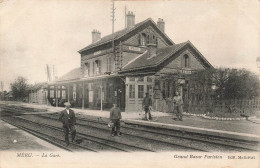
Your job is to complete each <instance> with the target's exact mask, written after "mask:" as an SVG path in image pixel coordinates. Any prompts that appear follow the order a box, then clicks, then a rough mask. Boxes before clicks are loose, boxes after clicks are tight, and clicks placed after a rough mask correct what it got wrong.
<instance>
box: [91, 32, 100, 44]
mask: <svg viewBox="0 0 260 168" xmlns="http://www.w3.org/2000/svg"><path fill="white" fill-rule="evenodd" d="M100 39H101V33H100V32H99V31H98V30H97V29H94V30H93V31H92V43H95V42H97V41H98V40H100Z"/></svg>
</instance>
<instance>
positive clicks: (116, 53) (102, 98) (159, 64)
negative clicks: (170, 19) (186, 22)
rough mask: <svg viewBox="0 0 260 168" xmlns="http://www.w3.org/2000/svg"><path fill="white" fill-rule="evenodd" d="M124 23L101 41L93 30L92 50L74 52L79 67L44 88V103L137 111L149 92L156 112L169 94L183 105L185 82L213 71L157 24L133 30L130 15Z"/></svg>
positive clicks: (189, 46)
mask: <svg viewBox="0 0 260 168" xmlns="http://www.w3.org/2000/svg"><path fill="white" fill-rule="evenodd" d="M126 18H127V19H126V21H127V24H126V25H127V26H126V28H125V29H123V30H120V31H117V32H115V33H113V34H110V35H107V36H105V37H103V38H101V33H100V32H99V31H98V30H93V32H92V44H90V45H88V46H86V47H85V48H83V49H81V50H79V51H78V52H79V54H80V56H81V65H80V67H79V68H76V69H73V70H71V71H70V72H69V73H67V74H65V75H64V76H62V77H61V78H59V79H57V80H55V81H53V82H51V83H49V84H48V99H49V102H50V103H52V104H53V105H54V106H55V105H56V106H58V105H61V104H62V102H64V101H69V102H71V104H73V105H74V107H79V108H83V109H85V108H86V109H87V108H88V109H109V108H111V107H112V104H113V103H118V105H119V106H120V108H121V110H122V111H137V110H139V109H140V108H141V105H142V100H143V98H144V96H145V93H146V92H149V94H150V96H151V98H152V100H153V106H154V109H156V110H158V111H162V109H160V108H161V104H160V103H161V100H165V99H166V98H170V97H173V96H174V94H175V91H177V90H178V91H179V92H180V93H181V95H183V97H184V99H185V97H187V96H188V95H190V94H192V89H190V90H188V89H185V88H190V86H191V84H192V81H189V79H188V78H186V76H188V75H189V74H192V73H193V72H194V71H197V70H202V69H207V68H213V67H212V65H211V64H210V63H209V62H208V61H207V60H206V58H205V57H204V56H203V55H202V54H201V53H200V52H199V51H198V50H197V49H196V48H195V46H194V45H193V44H192V43H191V42H190V41H187V42H183V43H179V44H176V43H174V42H173V41H172V40H171V39H170V38H169V37H168V36H167V35H166V34H165V31H164V30H165V25H167V23H165V22H164V20H163V19H158V21H157V23H155V22H154V21H153V20H152V19H151V18H148V19H146V20H144V21H142V22H140V23H137V24H135V15H134V14H133V13H132V12H129V13H128V14H127V16H126ZM169 74H170V77H169ZM167 76H168V77H167Z"/></svg>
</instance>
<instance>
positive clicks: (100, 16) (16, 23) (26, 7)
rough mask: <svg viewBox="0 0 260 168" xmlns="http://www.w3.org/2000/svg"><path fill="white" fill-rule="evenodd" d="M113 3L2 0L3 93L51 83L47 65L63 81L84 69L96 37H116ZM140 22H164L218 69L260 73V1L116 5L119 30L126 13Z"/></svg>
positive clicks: (203, 0)
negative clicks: (84, 56) (84, 52)
mask: <svg viewBox="0 0 260 168" xmlns="http://www.w3.org/2000/svg"><path fill="white" fill-rule="evenodd" d="M111 4H112V3H111V1H108V0H106V1H105V0H103V1H102V0H99V1H87V0H74V1H73V0H70V1H69V0H0V61H1V62H0V81H3V82H4V90H9V89H10V83H11V82H13V81H14V80H15V78H16V77H17V76H23V77H25V78H27V79H28V83H30V84H34V83H37V82H45V81H47V75H46V73H45V69H46V64H51V65H55V68H56V70H57V75H58V76H62V75H64V74H65V73H67V72H69V71H70V70H72V69H74V68H77V67H79V66H80V54H79V53H78V51H79V50H80V49H82V48H84V47H86V46H87V45H89V44H90V43H91V40H92V39H91V32H92V30H93V29H97V30H99V31H100V32H101V36H102V37H103V36H105V35H108V34H111V32H112V23H111ZM125 7H126V8H127V10H128V11H133V12H134V14H135V22H136V23H138V22H141V21H143V20H145V19H147V18H149V17H150V18H152V19H153V20H154V21H155V22H156V21H157V20H158V18H163V19H164V21H165V32H166V34H167V35H168V37H169V38H171V39H172V41H174V42H175V43H181V42H185V41H188V40H190V41H191V42H192V43H193V44H194V46H195V47H196V48H197V49H198V50H199V51H200V52H201V53H202V54H203V55H204V57H206V59H207V60H208V61H209V62H210V63H211V64H212V65H213V66H214V67H229V68H246V69H249V70H250V71H253V72H255V73H259V69H257V66H256V59H257V57H260V1H259V0H247V1H243V0H242V1H241V0H240V1H234V0H233V1H232V0H229V1H226V0H225V1H224V0H216V1H213V0H212V1H208V0H172V1H157V0H153V1H149V2H148V1H115V8H116V10H115V18H116V21H115V31H118V30H121V29H123V28H124V26H125V20H124V10H125Z"/></svg>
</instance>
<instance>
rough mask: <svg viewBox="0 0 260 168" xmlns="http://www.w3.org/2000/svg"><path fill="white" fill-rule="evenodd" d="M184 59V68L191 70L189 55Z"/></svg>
mask: <svg viewBox="0 0 260 168" xmlns="http://www.w3.org/2000/svg"><path fill="white" fill-rule="evenodd" d="M183 59H184V68H189V67H190V59H189V56H188V55H187V54H185V55H184V56H183Z"/></svg>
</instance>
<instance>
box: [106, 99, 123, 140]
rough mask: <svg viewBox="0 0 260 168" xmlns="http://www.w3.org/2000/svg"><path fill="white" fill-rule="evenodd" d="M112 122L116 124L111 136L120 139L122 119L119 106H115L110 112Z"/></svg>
mask: <svg viewBox="0 0 260 168" xmlns="http://www.w3.org/2000/svg"><path fill="white" fill-rule="evenodd" d="M109 118H110V121H111V122H112V123H113V124H114V125H113V126H112V132H111V136H115V135H117V136H119V137H120V134H121V133H120V119H122V116H121V112H120V109H119V107H118V106H117V104H116V103H115V104H113V108H112V109H111V110H110V117H109Z"/></svg>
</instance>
